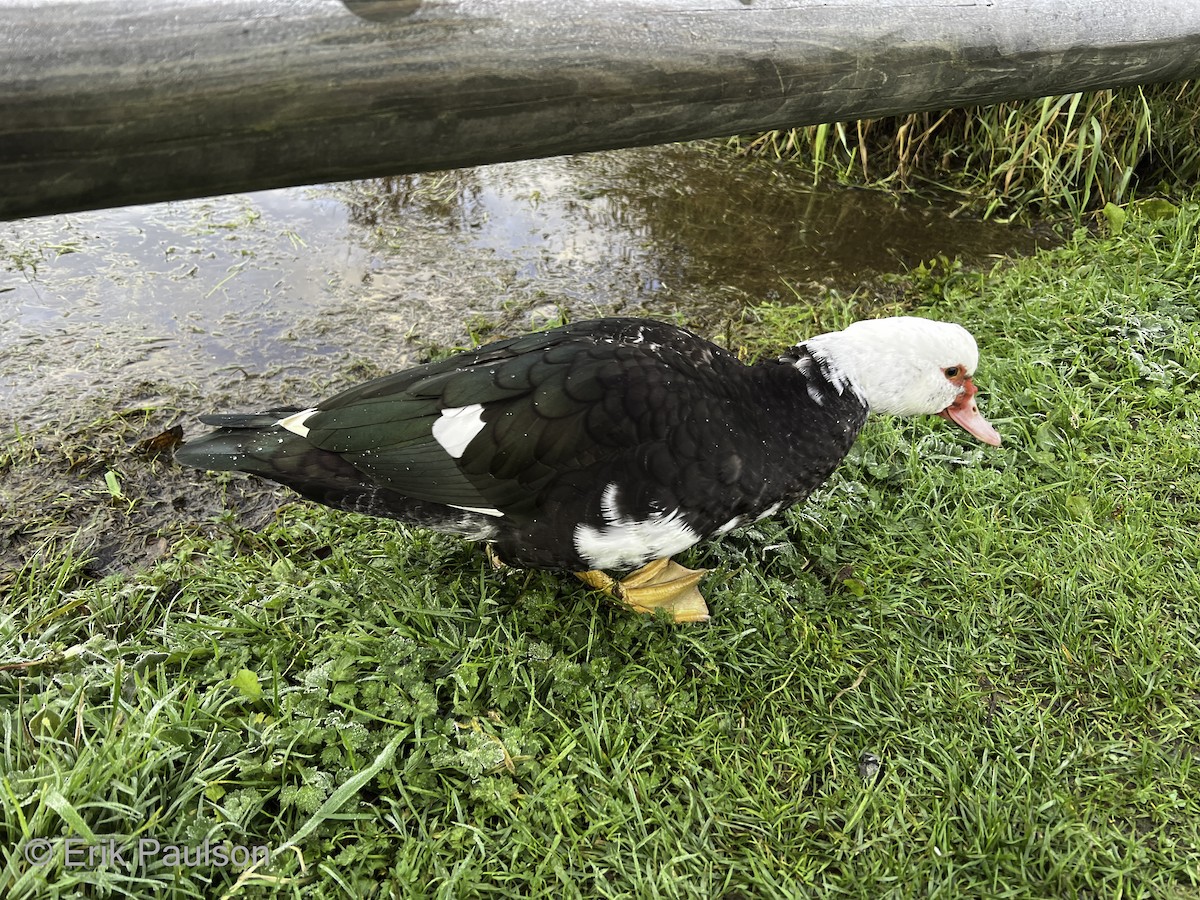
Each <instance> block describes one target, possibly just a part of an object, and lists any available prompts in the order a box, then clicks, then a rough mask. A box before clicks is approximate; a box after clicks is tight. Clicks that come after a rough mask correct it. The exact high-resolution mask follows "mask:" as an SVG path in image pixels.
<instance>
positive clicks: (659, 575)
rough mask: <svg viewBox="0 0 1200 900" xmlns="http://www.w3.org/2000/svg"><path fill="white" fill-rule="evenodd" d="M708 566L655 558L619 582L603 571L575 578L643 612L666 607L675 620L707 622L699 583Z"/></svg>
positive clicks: (706, 606) (578, 575)
mask: <svg viewBox="0 0 1200 900" xmlns="http://www.w3.org/2000/svg"><path fill="white" fill-rule="evenodd" d="M706 574H708V569H687V568H684V567H683V566H681V565H679V563H677V562H675V560H673V559H670V558H666V559H656V560H654V561H653V562H649V563H646V565H644V566H642V567H641V568H640V569H638V570H637V571H634V572H630V573H629V574H628V575H626V576H625V577H624V578H622V579H621V580H620V581H617V580H616V579H615V578H613V577H612V576H611V575H606V574H605V573H604V572H600V571H596V570H593V571H590V572H576V573H575V577H576V578H578V579H579V580H580V581H583V582H584V583H585V584H589V585H591V586H592V587H594V588H596V590H599V591H604V593H606V594H608V595H609V596H611V597H615V598H616V599H617V600H620V601H621V602H622V603H624V604H625V605H626V606H628V607H630V608H631V609H633V610H635V611H636V612H640V613H652V612H654V610H656V609H664V610H666V611H667V612H669V613H670V614H671V616H672V617H673V618H674V619H675V621H676V622H707V621H708V604H706V603H705V602H704V596H703V595H702V594H701V593H700V589H699V588H697V587H696V585H697V584H698V583H699V582H700V579H701V578H703V577H704V576H705V575H706Z"/></svg>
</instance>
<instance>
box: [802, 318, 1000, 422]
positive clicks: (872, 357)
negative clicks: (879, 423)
mask: <svg viewBox="0 0 1200 900" xmlns="http://www.w3.org/2000/svg"><path fill="white" fill-rule="evenodd" d="M804 346H805V347H807V348H808V350H809V352H811V353H812V354H813V356H815V357H816V358H817V359H819V360H821V361H822V362H824V363H825V367H826V369H827V371H828V372H829V377H830V379H831V380H832V381H833V382H834V383H837V382H838V381H839V380H840V381H842V382H843V383H844V385H845V386H848V387H850V388H851V389H852V390H854V391H855V392H856V393H858V395H859V396H860V397H862V398H863V400H864V401H866V404H867V407H868V408H869V409H870V411H871V412H876V413H889V414H891V415H898V416H914V415H941V416H944V417H946V418H947V419H949V420H951V421H952V422H955V423H957V424H958V425H960V426H961V427H962V428H964V429H966V431H967V432H969V433H970V434H972V435H974V436H975V437H977V438H978V439H979V440H981V441H983V442H984V443H985V444H991V445H992V446H999V444H1000V434H999V433H998V432H997V431H996V429H995V428H993V427H992V425H991V423H990V422H988V421H987V419H985V418H984V417H983V416H982V415H981V414H980V412H979V407H978V406H976V404H975V394H976V393H977V392H978V390H979V389H978V388H976V387H975V384H974V382H973V381H972V380H971V376H972V375H974V374H975V367H976V366H977V365H978V364H979V348H978V347H977V346H976V345H975V338H973V337H971V333H970V332H969V331H967V329H965V328H963V327H962V326H961V325H955V324H953V323H950V322H935V321H933V320H931V319H920V318H916V317H914V316H893V317H891V318H886V319H865V320H863V321H861V322H855V323H854V324H853V325H850V326H849V327H847V328H845V329H843V330H842V331H833V332H830V333H829V334H822V335H818V336H816V337H813V338H809V339H808V340H807V341H805V342H804Z"/></svg>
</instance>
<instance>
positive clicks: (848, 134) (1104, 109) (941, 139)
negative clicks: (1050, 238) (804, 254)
mask: <svg viewBox="0 0 1200 900" xmlns="http://www.w3.org/2000/svg"><path fill="white" fill-rule="evenodd" d="M732 144H733V146H734V147H736V148H738V149H740V150H742V151H745V152H748V153H757V154H766V155H770V156H773V157H776V158H781V159H795V160H797V161H798V162H800V163H803V164H806V165H811V166H812V169H813V173H814V176H820V175H823V174H833V175H834V176H835V177H837V178H839V179H841V180H845V181H850V182H860V183H861V182H865V183H870V184H886V185H894V186H899V187H903V186H910V185H912V184H913V183H914V182H918V181H919V182H922V183H930V182H933V183H935V184H937V185H939V186H942V187H947V188H951V189H952V190H954V191H957V192H959V193H961V194H962V195H963V198H964V203H965V204H966V205H968V206H970V207H971V208H973V209H975V210H978V211H979V212H981V213H982V214H983V215H985V216H988V217H992V216H998V217H1011V216H1014V215H1021V214H1025V213H1033V214H1040V215H1053V214H1056V213H1060V212H1064V211H1065V212H1068V213H1070V214H1071V215H1072V216H1074V217H1075V218H1077V219H1078V218H1080V217H1081V216H1083V215H1084V214H1085V213H1088V212H1092V211H1095V210H1097V209H1099V208H1101V207H1103V206H1104V205H1105V204H1106V203H1115V204H1121V203H1124V202H1126V201H1128V200H1129V199H1131V198H1132V197H1133V196H1134V193H1135V191H1136V190H1137V189H1138V188H1139V187H1141V188H1142V191H1143V193H1149V192H1152V191H1154V190H1156V189H1158V188H1159V187H1160V185H1162V184H1163V183H1165V184H1167V185H1169V186H1173V187H1175V188H1178V186H1180V185H1186V184H1188V183H1192V182H1194V181H1195V180H1196V179H1197V177H1200V85H1197V84H1195V83H1193V82H1185V83H1182V84H1166V85H1156V86H1150V87H1128V88H1121V89H1119V90H1105V91H1094V92H1089V93H1078V94H1065V95H1060V96H1055V97H1044V98H1041V99H1038V100H1021V101H1012V102H1007V103H998V104H996V105H994V106H985V107H971V108H964V109H951V110H943V111H939V112H926V113H912V114H910V115H906V116H895V117H889V118H883V119H864V120H860V121H857V122H837V123H831V124H826V125H814V126H809V127H805V128H792V129H786V130H776V131H769V132H765V133H763V134H759V135H753V136H747V137H738V138H734V139H732Z"/></svg>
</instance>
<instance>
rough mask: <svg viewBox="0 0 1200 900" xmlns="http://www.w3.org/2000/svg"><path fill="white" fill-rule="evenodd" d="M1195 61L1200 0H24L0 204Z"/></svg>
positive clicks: (616, 135)
mask: <svg viewBox="0 0 1200 900" xmlns="http://www.w3.org/2000/svg"><path fill="white" fill-rule="evenodd" d="M1197 74H1200V3H1198V2H1197V0H1139V2H1137V3H1131V2H1129V0H1041V2H1034V3H1031V2H1015V0H977V2H965V0H819V2H818V0H791V2H788V0H577V2H574V3H571V2H566V0H287V2H277V0H276V2H270V0H85V2H81V0H0V218H15V217H19V216H27V215H36V214H42V213H51V212H63V211H69V210H79V209H88V208H94V207H101V206H113V205H123V204H130V203H141V202H148V201H154V200H164V199H172V198H184V197H192V196H201V195H210V194H219V193H226V192H231V191H244V190H254V189H260V188H270V187H279V186H284V185H294V184H311V183H314V182H323V181H335V180H342V179H350V178H363V177H371V176H379V175H389V174H399V173H404V172H414V171H421V170H428V169H444V168H453V167H458V166H466V165H475V164H481V163H489V162H498V161H502V160H512V159H518V158H531V157H539V156H552V155H557V154H563V153H578V152H583V151H589V150H601V149H609V148H615V147H626V146H635V145H642V144H652V143H662V142H666V141H677V140H685V139H691V138H701V137H714V136H719V135H729V134H735V133H744V132H752V131H757V130H761V129H768V128H775V127H785V126H792V125H803V124H813V123H818V122H831V121H839V120H846V119H853V118H861V117H872V116H882V115H888V114H897V113H906V112H915V111H921V110H931V109H940V108H946V107H951V106H962V105H969V104H980V103H990V102H995V101H999V100H1005V99H1017V98H1023V97H1035V96H1044V95H1049V94H1061V93H1068V92H1073V91H1081V90H1085V89H1091V88H1101V87H1113V86H1118V85H1125V84H1139V83H1148V82H1155V81H1168V80H1177V79H1183V78H1188V77H1192V76H1195V75H1197Z"/></svg>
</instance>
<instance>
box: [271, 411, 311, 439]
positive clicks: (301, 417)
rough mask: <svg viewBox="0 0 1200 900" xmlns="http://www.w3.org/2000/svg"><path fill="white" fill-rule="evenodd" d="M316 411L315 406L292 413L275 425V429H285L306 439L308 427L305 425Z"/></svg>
mask: <svg viewBox="0 0 1200 900" xmlns="http://www.w3.org/2000/svg"><path fill="white" fill-rule="evenodd" d="M316 411H317V408H316V407H315V406H313V407H310V408H308V409H304V410H301V411H300V412H298V413H292V414H291V415H290V416H284V417H283V418H282V419H280V420H279V421H278V422H276V423H275V426H276V427H277V428H286V429H287V430H288V431H290V432H291V433H292V434H298V435H300V437H302V438H306V437H308V426H307V425H305V424H304V423H305V421H307V419H308V417H309V416H311V415H312V414H313V413H315V412H316Z"/></svg>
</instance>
